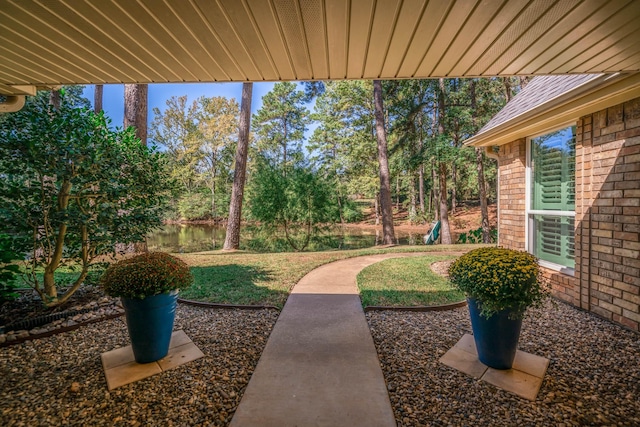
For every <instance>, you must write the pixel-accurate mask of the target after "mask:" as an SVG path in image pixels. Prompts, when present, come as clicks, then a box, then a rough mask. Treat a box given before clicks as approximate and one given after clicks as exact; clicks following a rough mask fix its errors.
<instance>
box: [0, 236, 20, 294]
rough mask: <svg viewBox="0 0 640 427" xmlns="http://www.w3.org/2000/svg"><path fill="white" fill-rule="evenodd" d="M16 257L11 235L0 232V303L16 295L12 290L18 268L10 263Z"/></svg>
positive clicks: (14, 286) (16, 258)
mask: <svg viewBox="0 0 640 427" xmlns="http://www.w3.org/2000/svg"><path fill="white" fill-rule="evenodd" d="M18 259H19V257H18V254H16V253H15V252H13V251H12V250H11V237H9V236H8V235H6V234H0V304H1V303H3V302H5V301H9V300H12V299H15V298H16V297H17V296H18V294H16V293H15V292H14V291H13V290H14V289H15V288H16V285H15V283H14V282H15V280H16V275H17V274H18V273H19V272H20V268H19V267H18V266H17V265H16V264H13V263H12V262H13V261H16V260H18Z"/></svg>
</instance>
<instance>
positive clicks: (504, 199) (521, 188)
mask: <svg viewBox="0 0 640 427" xmlns="http://www.w3.org/2000/svg"><path fill="white" fill-rule="evenodd" d="M526 152H527V145H526V141H525V140H524V139H519V140H517V141H514V142H511V143H509V144H506V145H503V146H502V147H500V151H499V156H500V157H499V160H498V167H499V174H500V175H499V178H498V182H499V184H500V189H499V202H498V203H499V206H500V214H499V222H498V229H499V230H500V232H499V234H498V244H499V245H500V246H503V247H505V248H511V249H517V250H524V249H525V247H524V246H525V240H524V233H525V230H524V227H525V211H524V209H525V204H524V203H525V181H524V180H525V172H526V165H527V155H526Z"/></svg>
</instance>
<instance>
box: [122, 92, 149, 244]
mask: <svg viewBox="0 0 640 427" xmlns="http://www.w3.org/2000/svg"><path fill="white" fill-rule="evenodd" d="M148 89H149V86H148V85H146V84H144V85H142V84H128V85H124V128H125V129H127V128H128V127H129V126H133V127H134V128H135V130H136V137H137V138H138V139H140V143H141V144H142V145H144V146H146V145H147V109H148V108H147V98H148V95H147V94H148ZM134 250H135V252H137V253H140V252H147V251H148V250H149V248H148V247H147V242H146V240H145V241H144V242H138V243H135V244H134Z"/></svg>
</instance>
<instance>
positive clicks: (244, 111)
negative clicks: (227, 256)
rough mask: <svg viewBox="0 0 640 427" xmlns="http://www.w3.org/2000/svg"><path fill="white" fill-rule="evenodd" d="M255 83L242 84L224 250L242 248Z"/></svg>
mask: <svg viewBox="0 0 640 427" xmlns="http://www.w3.org/2000/svg"><path fill="white" fill-rule="evenodd" d="M252 91H253V83H243V84H242V101H241V105H240V123H239V125H238V147H237V148H236V165H235V171H234V174H233V188H232V189H231V203H230V205H229V221H228V222H227V236H226V238H225V240H224V246H223V249H224V250H235V249H239V248H240V220H241V219H242V199H243V196H244V182H245V176H246V174H247V152H248V148H249V130H250V128H251V93H252Z"/></svg>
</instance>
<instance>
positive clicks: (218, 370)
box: [0, 305, 279, 427]
mask: <svg viewBox="0 0 640 427" xmlns="http://www.w3.org/2000/svg"><path fill="white" fill-rule="evenodd" d="M278 314H279V312H278V311H276V310H220V309H208V308H199V307H191V306H185V305H179V306H178V309H177V313H176V329H184V331H185V332H186V334H187V335H188V336H189V337H190V338H191V339H192V340H193V342H194V343H195V344H196V345H197V346H198V347H199V348H200V349H201V350H202V351H203V352H204V354H205V357H204V358H202V359H199V360H196V361H193V362H190V363H188V364H186V365H183V366H180V367H178V368H176V369H173V370H170V371H167V372H164V373H162V374H159V375H156V376H153V377H150V378H147V379H144V380H141V381H138V382H136V383H133V384H128V385H125V386H122V387H120V388H117V389H115V390H113V391H111V392H109V391H107V385H106V380H105V377H104V372H103V370H102V364H101V362H100V354H101V353H103V352H106V351H109V350H113V349H114V348H117V347H122V346H126V345H128V344H129V338H128V335H127V331H126V325H125V323H124V318H123V317H122V318H118V319H112V320H107V321H103V322H99V323H94V324H91V325H87V326H83V327H81V328H80V329H77V330H75V331H71V332H66V333H61V334H57V335H54V336H52V337H48V338H42V339H38V340H34V341H27V342H24V343H22V344H17V345H13V346H10V347H5V348H0V425H2V426H29V427H31V426H66V425H74V426H80V425H82V426H107V425H108V426H196V425H207V426H225V425H228V423H229V421H230V420H231V417H232V416H233V412H234V410H235V408H236V407H237V406H238V404H239V403H240V398H241V396H242V392H243V391H244V389H245V387H246V385H247V384H248V382H249V379H250V378H251V374H252V372H253V370H254V368H255V366H256V364H257V363H258V359H259V358H260V354H261V353H262V350H263V348H264V346H265V344H266V342H267V339H268V337H269V334H270V333H271V329H272V328H273V325H274V324H275V321H276V319H277V316H278ZM74 383H76V384H74Z"/></svg>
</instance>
